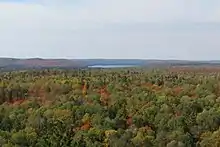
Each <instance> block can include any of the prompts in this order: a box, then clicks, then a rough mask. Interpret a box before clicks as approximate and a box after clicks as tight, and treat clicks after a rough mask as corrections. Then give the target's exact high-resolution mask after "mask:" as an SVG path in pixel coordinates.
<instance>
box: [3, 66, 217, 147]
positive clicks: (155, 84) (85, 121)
mask: <svg viewBox="0 0 220 147" xmlns="http://www.w3.org/2000/svg"><path fill="white" fill-rule="evenodd" d="M0 103H1V105H0V146H2V147H14V146H16V147H29V146H32V147H48V146H51V147H61V146H62V147H71V146H72V147H83V146H85V147H143V146H146V147H151V146H152V147H194V146H197V147H212V146H213V147H219V146H220V128H219V126H220V71H216V70H215V71H212V70H209V71H208V72H207V70H196V69H195V70H172V71H171V70H145V69H139V68H136V69H130V68H128V69H105V70H104V69H92V70H89V69H88V70H41V71H34V70H32V71H19V72H18V71H17V72H5V73H0Z"/></svg>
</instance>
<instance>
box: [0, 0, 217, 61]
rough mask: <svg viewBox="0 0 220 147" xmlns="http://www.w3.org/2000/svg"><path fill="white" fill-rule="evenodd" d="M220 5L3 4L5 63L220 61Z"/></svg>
mask: <svg viewBox="0 0 220 147" xmlns="http://www.w3.org/2000/svg"><path fill="white" fill-rule="evenodd" d="M219 38H220V1H219V0H0V57H15V58H36V57H40V58H72V59H75V58H77V59H78V58H83V59H84V58H112V59H115V58H117V59H118V58H121V59H181V60H220V41H219Z"/></svg>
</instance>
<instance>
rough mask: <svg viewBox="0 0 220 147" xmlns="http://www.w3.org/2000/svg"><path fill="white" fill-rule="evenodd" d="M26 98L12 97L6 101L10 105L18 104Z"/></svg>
mask: <svg viewBox="0 0 220 147" xmlns="http://www.w3.org/2000/svg"><path fill="white" fill-rule="evenodd" d="M25 100H26V99H25V98H16V99H13V100H12V101H10V102H8V104H11V105H20V104H22V103H23V102H24V101H25Z"/></svg>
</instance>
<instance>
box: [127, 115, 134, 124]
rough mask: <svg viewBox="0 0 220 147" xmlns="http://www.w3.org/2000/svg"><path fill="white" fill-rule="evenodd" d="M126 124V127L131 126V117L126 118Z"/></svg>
mask: <svg viewBox="0 0 220 147" xmlns="http://www.w3.org/2000/svg"><path fill="white" fill-rule="evenodd" d="M126 123H127V125H128V126H131V125H132V123H133V121H132V117H131V116H128V118H127V121H126Z"/></svg>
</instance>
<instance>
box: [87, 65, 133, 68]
mask: <svg viewBox="0 0 220 147" xmlns="http://www.w3.org/2000/svg"><path fill="white" fill-rule="evenodd" d="M126 67H137V66H136V65H93V66H89V68H126Z"/></svg>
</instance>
